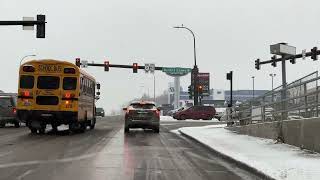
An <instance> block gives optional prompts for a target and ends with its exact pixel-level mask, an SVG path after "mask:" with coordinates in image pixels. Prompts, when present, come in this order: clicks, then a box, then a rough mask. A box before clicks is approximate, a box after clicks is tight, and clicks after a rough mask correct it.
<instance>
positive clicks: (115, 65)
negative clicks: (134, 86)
mask: <svg viewBox="0 0 320 180" xmlns="http://www.w3.org/2000/svg"><path fill="white" fill-rule="evenodd" d="M88 66H101V67H104V64H96V63H88ZM109 67H114V68H127V69H132V68H133V65H122V64H109ZM137 68H138V69H144V68H145V66H139V65H138V66H137ZM162 68H164V67H155V70H162Z"/></svg>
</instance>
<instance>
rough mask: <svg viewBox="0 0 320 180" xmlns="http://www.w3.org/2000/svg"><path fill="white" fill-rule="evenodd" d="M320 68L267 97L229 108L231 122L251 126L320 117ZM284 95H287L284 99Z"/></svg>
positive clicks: (229, 121)
mask: <svg viewBox="0 0 320 180" xmlns="http://www.w3.org/2000/svg"><path fill="white" fill-rule="evenodd" d="M319 79H320V78H319V76H318V71H316V72H313V73H311V74H309V75H307V76H305V77H303V78H301V79H298V80H296V81H294V82H292V83H290V84H288V85H287V87H286V89H282V86H279V87H277V88H275V89H273V90H272V91H269V92H268V93H266V94H264V95H263V96H260V97H257V98H254V99H252V100H250V101H245V102H243V103H241V104H240V105H237V106H235V107H233V108H229V109H227V122H228V125H230V124H236V125H247V124H252V123H263V122H271V121H281V120H292V119H302V118H310V117H318V116H319V93H320V89H319V87H318V81H319ZM282 97H284V98H282Z"/></svg>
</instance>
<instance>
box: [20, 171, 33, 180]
mask: <svg viewBox="0 0 320 180" xmlns="http://www.w3.org/2000/svg"><path fill="white" fill-rule="evenodd" d="M33 171H34V170H28V171H26V172H25V173H23V174H21V175H20V176H18V177H17V180H22V179H23V178H24V177H26V176H28V175H29V174H31V173H32V172H33Z"/></svg>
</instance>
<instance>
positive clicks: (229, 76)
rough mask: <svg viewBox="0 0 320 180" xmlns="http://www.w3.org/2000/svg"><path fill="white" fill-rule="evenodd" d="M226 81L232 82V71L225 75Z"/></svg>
mask: <svg viewBox="0 0 320 180" xmlns="http://www.w3.org/2000/svg"><path fill="white" fill-rule="evenodd" d="M227 80H230V81H231V80H232V71H230V72H229V73H227Z"/></svg>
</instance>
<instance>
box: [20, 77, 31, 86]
mask: <svg viewBox="0 0 320 180" xmlns="http://www.w3.org/2000/svg"><path fill="white" fill-rule="evenodd" d="M33 85H34V77H33V76H25V75H22V76H20V88H23V89H32V88H33Z"/></svg>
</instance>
